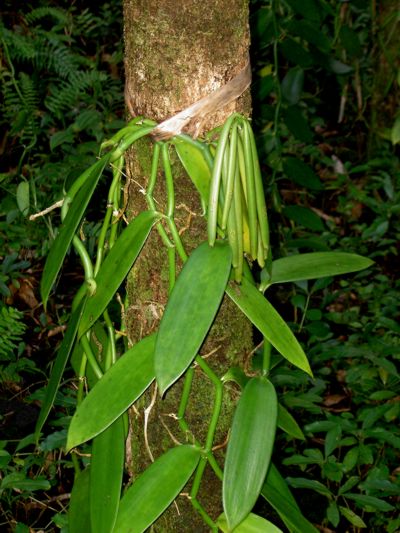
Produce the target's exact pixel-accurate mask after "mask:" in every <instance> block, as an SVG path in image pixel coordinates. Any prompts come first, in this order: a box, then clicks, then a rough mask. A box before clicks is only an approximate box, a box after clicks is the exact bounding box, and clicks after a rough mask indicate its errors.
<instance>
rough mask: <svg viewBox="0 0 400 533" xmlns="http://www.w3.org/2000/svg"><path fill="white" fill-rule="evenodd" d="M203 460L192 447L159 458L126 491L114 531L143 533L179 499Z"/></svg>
mask: <svg viewBox="0 0 400 533" xmlns="http://www.w3.org/2000/svg"><path fill="white" fill-rule="evenodd" d="M199 459H200V451H199V450H198V449H196V448H194V447H193V446H189V445H183V446H177V447H175V448H172V449H170V450H168V451H167V453H165V454H164V455H162V456H161V457H159V458H158V459H157V460H156V461H155V462H154V463H153V464H152V465H150V466H149V468H147V470H145V471H144V472H143V474H142V475H141V476H140V477H139V478H138V479H137V480H136V481H135V482H134V483H133V485H132V486H131V487H130V488H129V489H128V490H127V492H126V494H125V495H124V497H123V498H122V500H121V503H120V506H119V511H118V517H117V522H116V524H115V528H114V531H116V532H118V533H142V532H143V531H145V530H146V529H147V528H148V527H149V526H150V525H151V524H152V523H153V522H154V521H155V520H156V519H157V518H158V517H159V516H160V514H161V513H163V512H164V511H165V509H166V508H167V507H168V506H169V505H170V504H171V502H172V501H173V500H174V499H175V498H176V496H177V495H178V494H179V492H180V491H181V490H182V488H183V487H184V486H185V484H186V483H187V481H188V480H189V478H190V476H191V475H192V474H193V471H194V469H195V468H196V466H197V463H198V462H199Z"/></svg>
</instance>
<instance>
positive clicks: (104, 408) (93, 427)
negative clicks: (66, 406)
mask: <svg viewBox="0 0 400 533" xmlns="http://www.w3.org/2000/svg"><path fill="white" fill-rule="evenodd" d="M154 343H155V336H154V335H151V336H149V337H145V338H144V339H143V340H141V341H140V342H139V343H137V344H135V345H134V346H133V347H132V348H131V349H130V350H128V351H127V352H126V353H125V354H124V355H123V356H122V357H120V358H119V359H118V360H117V362H116V363H115V364H114V365H113V366H112V367H111V368H110V369H109V370H108V371H107V372H106V373H105V374H104V376H103V377H102V378H101V379H100V380H99V381H98V382H97V383H96V385H95V386H94V387H93V389H92V390H91V391H90V392H89V394H88V395H87V396H86V398H85V399H84V400H83V402H82V403H81V404H80V405H79V407H78V408H77V410H76V412H75V414H74V416H73V417H72V420H71V424H70V426H69V430H68V439H67V449H68V450H70V449H71V448H74V447H75V446H78V445H79V444H82V443H83V442H86V441H87V440H89V439H92V438H93V437H95V436H96V435H98V434H99V433H101V432H102V431H104V430H105V429H106V428H107V427H108V426H109V425H110V424H112V423H113V422H114V420H116V419H117V418H118V417H119V416H120V415H121V414H122V413H123V412H124V411H126V410H127V409H128V407H129V406H130V405H132V403H133V402H134V401H135V400H137V398H139V396H141V395H142V393H143V392H144V391H145V390H146V389H147V387H148V386H149V385H150V383H151V382H152V381H153V379H154V367H153V353H154Z"/></svg>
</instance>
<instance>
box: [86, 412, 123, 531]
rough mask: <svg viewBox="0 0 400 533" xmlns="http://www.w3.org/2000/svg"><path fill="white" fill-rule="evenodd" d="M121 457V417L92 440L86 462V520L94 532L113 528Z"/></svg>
mask: <svg viewBox="0 0 400 533" xmlns="http://www.w3.org/2000/svg"><path fill="white" fill-rule="evenodd" d="M124 459H125V431H124V422H123V419H122V417H120V418H117V420H116V421H115V422H114V423H113V424H112V425H111V426H110V427H108V428H107V429H106V430H105V431H103V433H100V435H97V437H96V438H95V439H94V440H93V447H92V460H91V463H90V491H89V494H90V522H91V526H92V530H93V531H96V533H110V531H113V528H114V524H115V521H116V519H117V513H118V507H119V501H120V495H121V484H122V475H123V472H124Z"/></svg>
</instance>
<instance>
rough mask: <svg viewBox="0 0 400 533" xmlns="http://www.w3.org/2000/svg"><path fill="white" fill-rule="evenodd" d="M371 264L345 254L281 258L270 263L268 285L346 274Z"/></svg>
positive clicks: (364, 258) (323, 253)
mask: <svg viewBox="0 0 400 533" xmlns="http://www.w3.org/2000/svg"><path fill="white" fill-rule="evenodd" d="M373 263H374V262H373V261H372V260H371V259H368V258H367V257H362V256H361V255H357V254H348V253H345V252H311V253H307V254H297V255H292V256H289V257H281V258H280V259H276V260H275V261H273V262H272V275H271V280H270V284H271V285H272V284H273V283H287V282H290V281H300V280H303V279H317V278H325V277H328V276H338V275H340V274H348V273H349V272H357V271H359V270H363V269H364V268H368V267H370V266H371V265H373Z"/></svg>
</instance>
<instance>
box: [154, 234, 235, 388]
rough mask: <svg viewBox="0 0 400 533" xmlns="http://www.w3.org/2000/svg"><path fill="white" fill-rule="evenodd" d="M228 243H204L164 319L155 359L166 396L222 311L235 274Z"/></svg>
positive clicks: (178, 284)
mask: <svg viewBox="0 0 400 533" xmlns="http://www.w3.org/2000/svg"><path fill="white" fill-rule="evenodd" d="M231 261H232V252H231V248H230V246H229V244H228V243H227V242H216V243H215V246H213V247H211V246H209V245H208V243H207V242H204V243H202V244H201V245H200V246H199V247H198V248H196V250H194V252H193V253H192V254H191V256H190V257H189V259H188V261H187V262H186V263H185V265H184V267H183V269H182V271H181V273H180V274H179V277H178V279H177V280H176V283H175V286H174V289H173V291H172V293H171V296H170V299H169V300H168V303H167V306H166V308H165V311H164V315H163V317H162V319H161V323H160V329H159V332H158V335H157V341H156V349H155V355H154V367H155V373H156V379H157V382H158V385H159V387H160V392H161V394H163V393H164V392H165V390H166V389H167V388H168V387H169V386H170V385H172V384H173V383H174V382H175V381H176V380H177V379H178V378H179V376H181V375H182V374H183V372H184V371H185V370H186V368H187V367H188V366H189V365H190V363H191V362H192V361H193V359H194V357H195V356H196V354H197V352H198V351H199V348H200V346H201V345H202V343H203V341H204V338H205V336H206V335H207V332H208V330H209V328H210V326H211V324H212V322H213V320H214V317H215V315H216V313H217V311H218V308H219V305H220V303H221V300H222V297H223V295H224V291H225V287H226V284H227V281H228V277H229V273H230V270H231Z"/></svg>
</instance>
